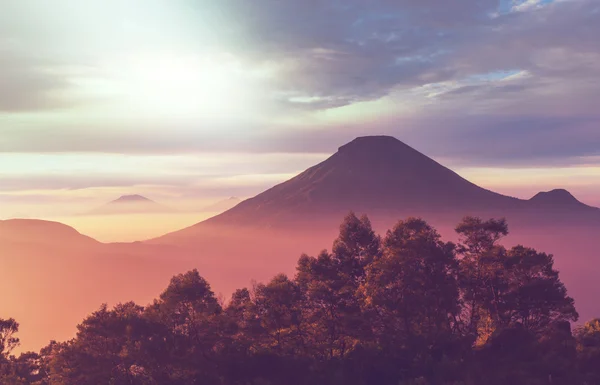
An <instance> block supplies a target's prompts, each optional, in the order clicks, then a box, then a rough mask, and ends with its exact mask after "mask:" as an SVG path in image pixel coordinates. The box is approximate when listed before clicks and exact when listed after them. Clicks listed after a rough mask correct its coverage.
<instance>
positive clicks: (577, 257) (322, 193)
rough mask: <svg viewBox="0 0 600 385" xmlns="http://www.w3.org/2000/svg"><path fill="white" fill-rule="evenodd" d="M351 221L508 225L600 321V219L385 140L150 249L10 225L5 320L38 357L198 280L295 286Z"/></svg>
mask: <svg viewBox="0 0 600 385" xmlns="http://www.w3.org/2000/svg"><path fill="white" fill-rule="evenodd" d="M138 199H139V198H138ZM229 203H231V202H229ZM350 210H353V211H355V212H356V213H357V214H358V215H361V214H367V215H368V216H369V218H370V219H371V221H372V222H373V225H374V227H375V228H376V230H377V231H379V232H381V233H382V234H384V233H385V231H386V230H387V229H389V228H391V227H392V226H393V225H394V223H395V222H397V221H398V220H399V219H403V218H406V217H408V216H418V217H422V218H424V219H425V220H427V221H428V222H429V223H431V224H432V225H434V226H435V227H436V228H437V229H438V230H440V232H441V233H442V235H443V236H444V238H445V239H446V240H451V241H454V240H455V238H454V237H455V236H456V235H455V233H454V231H453V229H454V227H455V226H456V224H457V223H459V222H460V220H461V219H462V217H464V216H465V215H475V216H479V217H482V218H491V217H495V218H500V217H506V218H507V220H508V224H509V228H510V235H509V237H507V238H506V240H505V243H506V244H508V245H514V244H517V243H521V244H525V245H528V246H532V247H535V248H536V249H538V250H540V251H544V252H548V253H553V254H554V255H555V265H556V267H557V268H558V270H559V271H560V272H561V277H562V280H563V281H564V282H565V284H566V285H567V287H568V288H569V293H570V295H571V296H572V297H573V298H574V299H575V301H576V305H577V309H578V310H579V312H580V314H581V316H582V319H591V318H593V317H597V316H600V308H599V307H598V304H597V298H598V296H600V285H598V276H600V264H599V263H598V252H597V245H596V243H597V242H596V239H595V238H596V237H597V236H596V234H598V232H600V210H599V209H597V208H594V207H590V206H587V205H585V204H583V203H581V202H579V201H577V199H576V198H574V197H573V196H572V195H571V194H570V193H568V192H566V191H565V190H555V191H550V192H546V193H540V194H538V195H536V196H535V197H533V198H532V199H529V200H522V199H515V198H512V197H507V196H504V195H501V194H497V193H494V192H492V191H489V190H486V189H484V188H481V187H479V186H476V185H474V184H473V183H471V182H469V181H467V180H465V179H464V178H462V177H460V176H459V175H457V174H456V173H455V172H453V171H451V170H449V169H448V168H446V167H444V166H442V165H440V164H439V163H437V162H435V161H433V160H432V159H430V158H428V157H427V156H425V155H423V154H421V153H419V152H418V151H416V150H414V149H412V148H410V147H409V146H407V145H405V144H404V143H402V142H400V141H398V140H396V139H394V138H391V137H381V136H378V137H365V138H358V139H356V140H354V141H352V142H350V143H348V144H346V145H344V146H342V147H340V149H339V151H338V152H336V153H335V154H333V155H332V156H331V157H330V158H329V159H327V160H325V161H324V162H322V163H320V164H318V165H316V166H314V167H311V168H310V169H308V170H306V171H305V172H303V173H301V174H300V175H298V176H296V177H295V178H292V179H291V180H289V181H287V182H284V183H282V184H279V185H277V186H274V187H273V188H271V189H269V190H267V191H265V192H263V193H261V194H259V195H257V196H255V197H253V198H250V199H247V200H245V201H243V202H241V203H239V204H237V205H235V207H233V208H231V209H229V210H227V211H225V212H224V213H222V214H220V215H217V216H215V217H213V218H211V219H208V220H206V221H204V222H201V223H199V224H197V225H194V226H192V227H189V228H186V229H183V230H180V231H177V232H174V233H171V234H167V235H165V236H163V237H160V238H157V239H153V240H149V241H145V242H136V243H132V244H102V243H99V242H95V241H94V240H91V239H90V238H88V237H86V236H84V235H81V234H79V233H77V232H76V231H75V230H73V229H71V228H68V227H66V226H64V227H61V226H62V225H60V224H56V223H50V222H43V221H27V220H23V221H6V222H0V250H2V252H1V253H0V262H2V266H3V267H5V266H6V268H5V269H0V290H4V291H5V292H9V293H11V295H10V296H9V298H8V300H5V301H3V302H1V303H0V313H1V314H7V315H10V316H12V317H15V318H17V319H18V320H19V321H20V322H21V325H22V329H21V335H22V337H23V340H24V341H27V342H26V343H27V344H31V345H26V346H24V348H32V349H33V348H39V346H41V345H40V344H45V343H46V342H47V341H48V340H49V339H52V338H54V339H58V340H64V339H67V338H69V337H70V336H72V333H73V332H74V331H75V325H76V324H77V323H78V322H79V321H80V320H81V319H82V318H83V317H84V316H85V315H86V314H87V313H89V312H91V311H93V310H94V309H96V308H97V306H98V305H99V304H100V303H102V302H108V303H115V302H117V301H127V300H135V301H137V302H139V303H142V304H144V303H147V301H150V300H151V299H152V298H153V297H154V296H155V294H156V293H157V291H158V290H159V289H160V287H161V285H162V284H163V283H164V282H165V281H166V280H168V279H169V278H170V276H172V275H173V274H175V273H178V272H182V271H184V270H187V269H190V268H194V267H195V268H198V269H199V271H200V272H201V273H202V275H203V276H204V277H206V278H207V279H208V280H209V281H210V282H211V283H212V284H213V287H214V289H215V291H216V292H217V293H223V294H224V295H226V296H227V295H228V294H229V293H231V292H232V291H233V290H235V289H236V288H239V287H243V286H247V285H248V284H249V283H250V281H251V280H252V279H256V280H257V281H265V280H268V279H270V278H271V277H272V276H273V275H274V274H277V273H280V272H285V273H288V274H290V275H293V274H294V273H295V271H294V266H295V263H296V261H297V258H298V257H299V256H300V255H301V253H304V252H306V253H309V254H316V253H318V252H319V251H320V250H321V249H324V248H328V247H330V246H331V243H330V242H331V239H333V238H334V236H335V233H337V231H338V225H339V222H340V220H341V218H343V217H344V216H345V215H346V214H347V213H348V211H350ZM30 225H31V226H30ZM24 303H26V304H29V305H28V306H27V307H23V306H22V304H24ZM67 308H68V309H67ZM56 309H64V311H60V312H57V311H56ZM29 333H33V334H34V335H30V334H29ZM36 345H37V346H36Z"/></svg>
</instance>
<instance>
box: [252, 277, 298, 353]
mask: <svg viewBox="0 0 600 385" xmlns="http://www.w3.org/2000/svg"><path fill="white" fill-rule="evenodd" d="M301 301H302V293H301V291H300V288H299V287H298V286H297V285H296V283H294V282H293V281H291V280H290V279H289V278H288V277H287V276H286V275H285V274H279V275H277V276H275V277H274V278H273V279H272V280H271V281H270V282H269V283H268V284H266V285H264V284H259V285H258V286H257V287H256V289H255V294H254V304H255V306H254V309H255V311H256V315H257V318H258V319H259V320H260V326H261V329H262V331H263V335H264V337H265V339H264V341H263V347H264V348H266V349H268V350H273V351H275V352H277V353H278V354H280V355H297V354H302V353H304V344H305V338H306V332H305V330H304V322H303V314H302V308H301V306H302V303H301Z"/></svg>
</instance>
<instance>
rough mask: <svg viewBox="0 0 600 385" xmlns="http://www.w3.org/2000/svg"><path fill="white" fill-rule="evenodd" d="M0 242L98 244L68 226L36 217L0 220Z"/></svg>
mask: <svg viewBox="0 0 600 385" xmlns="http://www.w3.org/2000/svg"><path fill="white" fill-rule="evenodd" d="M0 243H2V244H7V243H11V244H32V245H34V244H35V245H48V246H64V247H88V246H95V245H98V244H99V242H98V241H96V240H95V239H93V238H90V237H88V236H86V235H83V234H81V233H79V232H78V231H77V230H75V229H74V228H72V227H70V226H67V225H65V224H62V223H59V222H51V221H43V220H37V219H9V220H4V221H0Z"/></svg>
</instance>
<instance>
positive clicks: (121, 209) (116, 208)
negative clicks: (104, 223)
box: [87, 194, 173, 215]
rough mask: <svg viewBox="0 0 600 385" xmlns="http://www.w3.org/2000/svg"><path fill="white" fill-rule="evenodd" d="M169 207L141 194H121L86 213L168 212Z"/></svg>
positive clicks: (169, 210) (170, 210)
mask: <svg viewBox="0 0 600 385" xmlns="http://www.w3.org/2000/svg"><path fill="white" fill-rule="evenodd" d="M170 212H173V210H172V209H170V208H169V207H166V206H163V205H161V204H159V203H156V202H154V201H153V200H151V199H148V198H146V197H144V196H142V195H137V194H135V195H123V196H121V197H119V198H118V199H115V200H114V201H112V202H109V203H107V204H105V205H104V206H102V207H98V208H97V209H95V210H92V211H90V212H88V213H87V215H111V214H150V213H170Z"/></svg>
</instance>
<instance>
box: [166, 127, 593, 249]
mask: <svg viewBox="0 0 600 385" xmlns="http://www.w3.org/2000/svg"><path fill="white" fill-rule="evenodd" d="M571 208H572V209H573V210H569V209H571ZM565 209H566V211H565ZM350 210H353V211H355V212H357V213H367V214H368V215H369V216H370V217H371V218H372V220H373V221H374V222H378V221H382V222H384V223H385V226H388V225H389V223H388V222H389V221H388V220H389V219H392V220H396V219H397V218H401V217H406V216H420V217H424V218H426V219H429V220H432V222H434V223H436V222H437V223H440V222H448V223H456V222H458V220H459V219H460V218H461V217H463V216H465V215H480V216H505V217H508V218H509V219H512V220H513V223H514V224H522V223H523V224H525V223H529V224H531V223H537V222H538V221H539V220H541V218H542V217H547V216H548V215H554V213H555V211H557V210H559V211H561V215H566V216H568V217H569V218H570V219H572V220H577V219H578V218H579V219H582V218H583V219H585V220H586V221H590V220H591V221H595V222H598V224H599V225H600V215H598V214H599V213H600V211H599V210H597V209H595V208H593V207H590V206H586V205H584V204H582V203H580V202H578V201H577V200H576V199H575V198H574V197H573V196H572V195H570V194H569V193H568V192H566V191H564V190H555V191H553V192H549V193H541V194H538V196H536V197H534V198H532V199H531V200H523V199H517V198H513V197H508V196H505V195H501V194H498V193H495V192H492V191H489V190H486V189H484V188H482V187H479V186H477V185H475V184H473V183H471V182H469V181H467V180H466V179H464V178H462V177H461V176H459V175H458V174H457V173H455V172H454V171H452V170H450V169H448V168H446V167H444V166H442V165H440V164H439V163H437V162H435V161H434V160H432V159H430V158H428V157H427V156H425V155H423V154H421V153H420V152H418V151H416V150H415V149H413V148H411V147H409V146H408V145H406V144H404V143H402V142H401V141H399V140H397V139H395V138H393V137H389V136H370V137H360V138H357V139H355V140H353V141H352V142H350V143H348V144H346V145H344V146H342V147H340V148H339V150H338V151H337V152H336V153H335V154H334V155H332V156H331V157H329V158H328V159H327V160H325V161H323V162H322V163H320V164H318V165H316V166H314V167H311V168H309V169H308V170H306V171H304V172H303V173H301V174H299V175H298V176H296V177H294V178H292V179H290V180H288V181H286V182H283V183H281V184H279V185H277V186H275V187H273V188H271V189H269V190H267V191H265V192H263V193H261V194H259V195H257V196H255V197H253V198H250V199H247V200H245V201H243V202H241V203H240V204H238V205H237V206H235V207H234V208H232V209H230V210H228V211H226V212H224V213H222V214H220V215H217V216H215V217H213V218H210V219H208V220H206V221H204V222H201V223H199V224H197V225H195V226H192V227H190V228H188V229H184V230H181V231H178V232H175V233H174V234H172V240H170V239H169V238H170V236H169V235H167V236H166V237H163V238H160V239H159V241H161V242H164V241H166V242H179V241H180V240H181V239H182V238H194V237H195V236H197V235H198V234H199V233H202V232H203V231H205V229H206V228H208V227H211V226H219V227H223V226H225V227H228V226H240V225H243V226H252V227H266V228H280V229H283V228H286V227H289V228H293V229H295V230H297V229H298V228H303V227H304V228H308V229H311V228H314V227H315V226H321V225H323V226H328V227H331V226H334V225H335V222H336V221H338V220H339V218H340V217H341V216H343V215H344V214H345V213H347V212H348V211H350Z"/></svg>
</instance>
